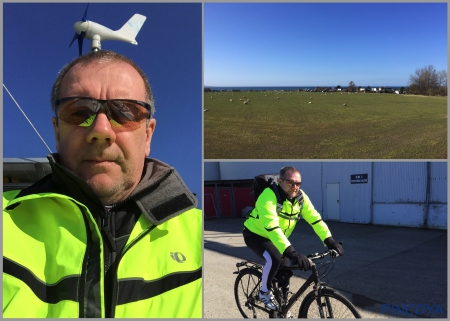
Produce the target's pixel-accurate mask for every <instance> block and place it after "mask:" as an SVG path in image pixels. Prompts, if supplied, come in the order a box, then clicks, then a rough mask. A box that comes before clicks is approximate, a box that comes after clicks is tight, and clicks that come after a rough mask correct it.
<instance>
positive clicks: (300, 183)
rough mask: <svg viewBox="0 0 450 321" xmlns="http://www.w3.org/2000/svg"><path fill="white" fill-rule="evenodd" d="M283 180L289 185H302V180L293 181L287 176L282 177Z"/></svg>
mask: <svg viewBox="0 0 450 321" xmlns="http://www.w3.org/2000/svg"><path fill="white" fill-rule="evenodd" d="M282 180H283V181H285V182H286V183H288V185H289V186H295V187H300V185H302V182H294V181H291V180H290V179H285V178H282Z"/></svg>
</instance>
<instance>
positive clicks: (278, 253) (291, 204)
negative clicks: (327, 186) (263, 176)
mask: <svg viewBox="0 0 450 321" xmlns="http://www.w3.org/2000/svg"><path fill="white" fill-rule="evenodd" d="M301 183H302V181H301V175H300V172H299V171H298V169H296V168H295V167H292V166H286V167H283V168H281V170H280V175H279V178H278V184H277V185H276V187H275V188H276V189H277V191H278V193H279V195H280V196H281V199H282V200H283V201H282V204H279V206H277V197H276V194H275V191H274V190H272V188H270V187H268V188H266V189H264V191H263V192H262V193H261V195H259V197H258V199H257V201H256V204H255V208H254V209H253V210H252V212H251V213H250V215H249V218H248V219H247V220H245V223H244V231H243V236H244V241H245V244H247V246H248V247H249V248H250V249H251V250H253V251H254V252H255V253H256V254H257V255H258V256H260V257H261V258H264V259H265V260H266V263H265V264H264V267H263V271H262V280H261V291H260V293H259V299H260V300H261V301H262V302H263V303H264V304H265V306H266V307H267V308H269V309H272V310H275V309H277V303H276V301H275V298H274V296H273V294H272V289H271V284H272V279H273V278H274V277H275V276H276V278H277V280H278V284H279V286H280V287H281V289H282V292H283V296H284V299H285V300H286V299H287V292H288V290H289V278H290V277H291V276H292V272H291V271H288V272H284V274H281V273H277V271H278V268H279V267H280V266H288V263H289V261H288V260H291V262H292V264H294V265H298V266H299V267H300V269H301V270H304V271H307V270H310V269H311V262H310V261H309V259H308V258H307V257H306V256H305V255H303V254H300V253H298V252H297V251H296V250H295V249H294V247H293V246H292V244H291V243H290V242H289V240H288V237H289V236H290V235H291V233H292V231H293V230H294V228H295V226H296V224H297V221H298V220H299V218H300V215H301V216H302V217H303V218H304V219H305V221H306V222H308V223H309V224H310V225H311V227H312V228H313V229H314V232H315V233H316V234H317V235H318V236H319V238H320V240H321V241H322V242H323V243H324V244H325V245H326V246H327V247H328V248H329V249H333V250H336V251H337V252H338V254H339V255H344V250H343V248H342V246H341V245H340V244H339V243H337V242H335V241H334V240H333V238H332V237H331V232H330V230H329V228H328V226H327V224H325V222H324V221H323V220H322V217H321V216H320V214H319V213H318V212H317V211H316V210H315V209H314V206H313V204H312V203H311V201H310V199H309V197H308V196H307V195H306V194H305V193H304V192H303V191H302V190H301V189H300V185H301ZM280 274H281V275H280Z"/></svg>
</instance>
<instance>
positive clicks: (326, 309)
mask: <svg viewBox="0 0 450 321" xmlns="http://www.w3.org/2000/svg"><path fill="white" fill-rule="evenodd" d="M321 311H322V315H321ZM298 317H299V318H310V319H312V318H315V319H319V318H327V319H355V318H361V315H360V314H359V312H358V311H357V310H356V308H355V307H354V306H353V304H352V303H351V302H350V301H349V300H347V298H345V297H344V296H342V295H341V294H339V293H337V292H336V290H334V289H331V288H325V289H322V292H321V295H320V297H319V298H317V300H316V298H315V297H314V292H311V293H309V294H308V295H307V296H306V297H305V299H304V300H303V302H302V305H301V306H300V311H299V313H298Z"/></svg>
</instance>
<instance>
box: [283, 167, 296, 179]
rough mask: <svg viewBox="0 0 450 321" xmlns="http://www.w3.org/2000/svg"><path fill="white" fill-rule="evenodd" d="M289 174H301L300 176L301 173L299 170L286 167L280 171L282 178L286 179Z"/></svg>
mask: <svg viewBox="0 0 450 321" xmlns="http://www.w3.org/2000/svg"><path fill="white" fill-rule="evenodd" d="M287 172H292V173H299V174H300V171H299V170H298V169H297V168H295V167H294V166H285V167H283V168H281V169H280V178H284V175H285V174H286V173H287Z"/></svg>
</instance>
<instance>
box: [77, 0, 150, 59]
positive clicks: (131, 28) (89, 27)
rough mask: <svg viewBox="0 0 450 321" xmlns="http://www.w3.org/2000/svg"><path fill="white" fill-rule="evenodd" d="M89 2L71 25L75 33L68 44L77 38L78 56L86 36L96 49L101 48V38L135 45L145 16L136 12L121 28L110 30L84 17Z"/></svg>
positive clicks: (93, 48) (92, 48) (94, 49)
mask: <svg viewBox="0 0 450 321" xmlns="http://www.w3.org/2000/svg"><path fill="white" fill-rule="evenodd" d="M88 8H89V3H88V5H87V7H86V10H85V12H84V15H83V18H82V19H81V21H77V22H75V24H74V25H73V27H74V28H75V35H74V36H73V39H72V41H71V42H70V45H69V48H70V46H72V44H73V42H74V41H75V39H78V52H79V54H80V56H81V55H82V50H83V39H84V38H88V39H90V40H91V50H92V51H98V50H100V49H101V43H100V42H101V40H118V41H124V42H128V43H131V44H133V45H137V42H136V39H135V38H136V36H137V34H138V32H139V30H141V27H142V25H143V24H144V22H145V20H146V19H147V17H145V16H143V15H141V14H138V13H136V14H135V15H133V16H132V17H131V18H130V20H128V21H127V22H126V23H125V24H124V25H123V26H122V28H120V29H119V30H115V31H113V30H111V29H109V28H107V27H105V26H103V25H101V24H99V23H96V22H93V21H89V20H87V19H86V17H87V11H88Z"/></svg>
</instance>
